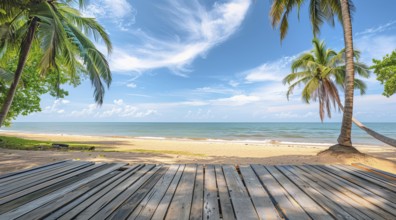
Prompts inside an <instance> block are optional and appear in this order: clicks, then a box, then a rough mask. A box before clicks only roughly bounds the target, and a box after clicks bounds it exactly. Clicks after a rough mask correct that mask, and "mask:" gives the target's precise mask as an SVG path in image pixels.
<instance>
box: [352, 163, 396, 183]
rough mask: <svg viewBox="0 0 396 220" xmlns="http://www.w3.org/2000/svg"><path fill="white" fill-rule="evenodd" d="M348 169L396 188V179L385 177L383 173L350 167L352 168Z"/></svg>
mask: <svg viewBox="0 0 396 220" xmlns="http://www.w3.org/2000/svg"><path fill="white" fill-rule="evenodd" d="M346 168H348V169H350V170H352V171H356V172H359V173H361V174H364V175H366V176H369V177H371V178H374V179H377V180H380V181H382V182H384V183H386V184H389V185H392V186H396V178H392V177H390V176H386V175H384V174H382V173H378V172H375V171H373V170H367V169H363V168H357V167H350V166H348V167H346Z"/></svg>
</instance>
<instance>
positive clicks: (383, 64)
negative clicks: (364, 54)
mask: <svg viewBox="0 0 396 220" xmlns="http://www.w3.org/2000/svg"><path fill="white" fill-rule="evenodd" d="M373 63H374V65H373V66H372V67H371V69H374V73H375V74H376V75H377V80H378V81H380V82H381V84H383V85H384V92H383V93H382V94H383V95H384V96H386V97H390V96H392V95H393V94H395V93H396V50H395V51H393V52H392V54H390V55H389V54H387V55H386V56H385V57H383V58H382V60H376V59H373Z"/></svg>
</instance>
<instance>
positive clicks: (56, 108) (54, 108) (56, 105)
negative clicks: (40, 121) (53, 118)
mask: <svg viewBox="0 0 396 220" xmlns="http://www.w3.org/2000/svg"><path fill="white" fill-rule="evenodd" d="M69 103H70V101H69V100H67V99H56V100H55V101H54V102H53V103H52V105H49V106H46V107H44V110H43V112H44V113H47V114H48V113H58V114H62V113H64V112H65V110H64V109H62V107H64V106H65V105H67V104H69Z"/></svg>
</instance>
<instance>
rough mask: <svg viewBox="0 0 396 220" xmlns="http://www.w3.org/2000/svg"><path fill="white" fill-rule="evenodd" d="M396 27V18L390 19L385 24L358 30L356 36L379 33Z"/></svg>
mask: <svg viewBox="0 0 396 220" xmlns="http://www.w3.org/2000/svg"><path fill="white" fill-rule="evenodd" d="M395 27H396V20H395V21H390V22H388V23H386V24H383V25H380V26H377V27H372V28H367V29H366V30H364V31H361V32H357V33H356V34H355V37H359V36H367V35H373V34H378V33H381V32H384V31H388V30H391V29H394V28H395Z"/></svg>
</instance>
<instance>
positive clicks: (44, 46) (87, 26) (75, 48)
mask: <svg viewBox="0 0 396 220" xmlns="http://www.w3.org/2000/svg"><path fill="white" fill-rule="evenodd" d="M85 2H86V1H84V0H78V1H77V0H59V1H53V0H40V1H28V0H2V1H1V2H0V8H2V9H4V11H6V12H7V13H6V14H4V13H0V59H1V60H3V59H4V57H5V56H6V54H7V53H9V52H10V51H17V50H19V49H20V48H21V45H23V42H24V39H25V35H26V32H27V30H28V28H29V26H30V25H31V24H32V20H33V19H35V20H37V21H38V26H37V28H36V31H35V40H34V42H33V47H36V49H38V50H40V53H38V54H36V55H39V58H40V59H39V60H38V64H37V65H34V66H35V67H36V73H41V75H42V76H45V77H58V78H62V76H60V75H65V76H67V77H69V78H71V79H74V78H78V77H77V76H79V75H85V76H87V77H88V78H89V79H90V80H91V82H92V85H93V87H94V97H95V101H96V102H97V103H98V104H99V105H101V104H102V103H103V98H104V93H105V86H107V87H109V85H110V83H111V73H110V68H109V64H108V62H107V61H106V58H105V56H104V55H103V54H102V53H101V52H100V51H99V50H98V49H97V48H96V47H95V45H94V44H93V43H92V42H91V40H90V38H89V37H93V39H95V40H96V41H100V40H101V41H102V42H103V43H104V44H105V45H106V47H107V50H108V52H111V50H112V45H111V42H110V39H109V36H108V34H107V33H106V32H105V30H104V28H103V27H102V26H101V25H99V24H98V23H97V22H96V20H95V19H93V18H85V17H83V16H82V14H81V13H80V12H79V11H78V10H76V9H74V8H73V7H72V6H75V5H76V3H78V5H79V6H80V7H83V6H84V5H85ZM32 56H33V55H32V54H29V57H32ZM8 57H9V56H8ZM13 62H17V61H16V60H13ZM0 68H1V69H6V68H5V67H4V66H0ZM60 71H62V73H60ZM0 75H1V74H0ZM3 75H4V74H3ZM58 84H59V83H58Z"/></svg>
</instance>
